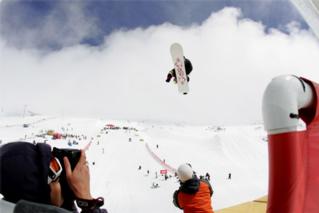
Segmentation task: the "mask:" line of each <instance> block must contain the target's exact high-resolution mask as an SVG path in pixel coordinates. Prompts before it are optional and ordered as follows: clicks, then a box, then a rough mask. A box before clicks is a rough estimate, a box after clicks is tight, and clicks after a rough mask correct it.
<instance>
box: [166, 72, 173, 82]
mask: <svg viewBox="0 0 319 213" xmlns="http://www.w3.org/2000/svg"><path fill="white" fill-rule="evenodd" d="M172 77H173V76H172V74H170V73H169V74H168V75H167V78H166V82H167V83H169V82H170V81H171V78H172Z"/></svg>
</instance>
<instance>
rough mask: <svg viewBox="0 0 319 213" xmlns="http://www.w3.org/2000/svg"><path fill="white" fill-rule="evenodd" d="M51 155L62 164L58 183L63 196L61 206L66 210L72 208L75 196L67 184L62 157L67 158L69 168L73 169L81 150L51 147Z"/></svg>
mask: <svg viewBox="0 0 319 213" xmlns="http://www.w3.org/2000/svg"><path fill="white" fill-rule="evenodd" d="M52 155H53V156H54V157H56V158H58V159H59V161H60V163H61V165H62V168H63V171H62V173H61V177H60V184H61V188H62V194H63V197H64V203H63V204H62V208H65V209H68V210H73V207H74V200H75V198H76V197H75V195H74V193H73V192H72V190H71V189H70V187H69V184H68V182H67V179H66V172H65V166H64V161H63V158H64V157H67V158H68V160H69V162H70V164H71V169H72V171H73V170H74V168H75V166H76V164H77V163H78V161H79V160H80V157H81V150H79V149H59V148H56V147H53V150H52Z"/></svg>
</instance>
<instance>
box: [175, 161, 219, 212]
mask: <svg viewBox="0 0 319 213" xmlns="http://www.w3.org/2000/svg"><path fill="white" fill-rule="evenodd" d="M177 174H178V178H179V180H180V184H181V185H180V187H179V189H178V190H176V191H175V192H174V195H173V203H174V205H175V206H176V207H178V208H180V209H183V210H184V213H199V212H200V213H213V208H212V204H211V196H212V194H213V190H212V187H211V185H210V184H209V182H208V181H206V180H200V179H198V178H197V177H196V175H194V172H193V169H192V168H191V167H190V166H189V165H187V164H182V165H180V166H179V167H178V169H177Z"/></svg>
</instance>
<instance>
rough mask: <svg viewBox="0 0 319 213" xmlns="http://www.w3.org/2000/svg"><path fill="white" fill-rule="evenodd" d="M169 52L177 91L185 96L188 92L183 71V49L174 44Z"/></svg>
mask: <svg viewBox="0 0 319 213" xmlns="http://www.w3.org/2000/svg"><path fill="white" fill-rule="evenodd" d="M170 51H171V56H172V59H173V64H174V68H175V73H176V80H177V87H178V91H179V92H180V93H182V94H184V95H186V94H187V93H188V92H189V87H188V82H187V75H186V71H185V62H184V53H183V47H182V46H181V45H180V44H179V43H174V44H172V45H171V48H170Z"/></svg>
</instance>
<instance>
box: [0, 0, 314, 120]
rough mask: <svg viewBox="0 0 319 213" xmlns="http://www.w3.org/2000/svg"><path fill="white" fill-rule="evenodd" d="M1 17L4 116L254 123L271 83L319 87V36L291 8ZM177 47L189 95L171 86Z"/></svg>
mask: <svg viewBox="0 0 319 213" xmlns="http://www.w3.org/2000/svg"><path fill="white" fill-rule="evenodd" d="M177 11H180V12H177ZM0 22H1V23H0V26H1V28H0V116H1V115H7V114H15V115H17V114H21V113H22V112H23V111H24V109H25V108H27V109H28V110H30V111H33V112H36V113H41V114H44V115H65V116H79V117H101V118H110V119H125V120H128V119H132V120H156V121H164V122H186V123H192V124H210V125H213V124H216V125H235V124H248V123H254V122H262V118H261V102H262V96H263V92H264V90H265V88H266V86H267V84H268V83H269V82H270V81H271V79H272V78H273V77H275V76H278V75H283V74H295V75H299V76H304V77H306V78H309V79H313V80H315V81H317V82H318V81H319V72H317V70H319V60H318V58H319V44H318V39H317V38H316V37H315V36H314V34H313V33H312V32H311V31H310V30H309V29H308V27H307V25H306V24H305V23H304V21H303V19H302V18H301V16H300V15H299V14H298V12H297V10H296V9H295V8H294V7H293V5H292V4H291V3H290V2H289V1H275V0H260V1H257V0H255V1H233V2H232V1H200V0H198V1H181V0H180V1H75V0H72V1H71V0H68V1H67V0H65V1H14V0H1V1H0ZM174 42H179V43H180V44H181V45H182V46H183V49H184V54H185V56H186V57H187V58H189V59H190V60H191V61H192V64H193V68H194V69H193V71H192V73H191V75H190V79H191V80H190V83H189V86H190V93H189V94H188V95H187V96H182V95H180V94H178V92H177V88H176V85H174V84H173V83H172V84H167V83H166V82H165V78H166V75H167V72H168V71H169V70H170V69H172V60H171V56H170V54H169V47H170V45H171V44H172V43H174Z"/></svg>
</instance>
